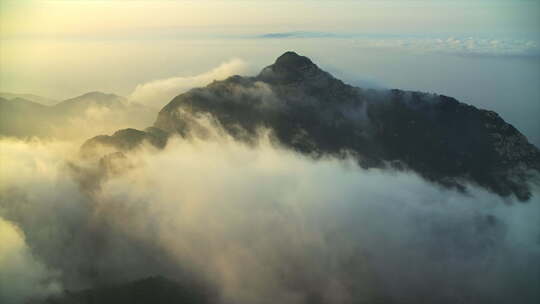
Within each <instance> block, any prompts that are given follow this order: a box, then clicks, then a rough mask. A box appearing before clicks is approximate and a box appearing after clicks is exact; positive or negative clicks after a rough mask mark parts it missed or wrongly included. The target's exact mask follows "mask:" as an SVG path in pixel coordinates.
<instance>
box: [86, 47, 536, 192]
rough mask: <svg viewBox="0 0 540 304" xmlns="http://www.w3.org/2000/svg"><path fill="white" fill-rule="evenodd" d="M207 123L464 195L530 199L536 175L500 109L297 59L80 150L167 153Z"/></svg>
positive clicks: (182, 101)
mask: <svg viewBox="0 0 540 304" xmlns="http://www.w3.org/2000/svg"><path fill="white" fill-rule="evenodd" d="M201 117H207V118H210V120H211V121H212V122H213V123H214V124H215V125H216V126H218V127H220V128H222V129H223V130H224V131H225V132H226V133H228V134H229V135H230V136H232V137H233V138H234V139H236V140H238V141H241V142H246V143H250V144H256V143H257V141H258V139H259V137H260V131H261V130H268V131H270V134H271V137H272V139H273V140H274V141H275V143H276V144H278V145H280V146H282V147H286V148H288V149H291V150H294V151H296V152H298V153H301V154H304V155H308V156H310V157H313V158H320V157H337V158H345V157H352V158H354V159H356V160H357V162H358V164H359V166H361V167H363V168H383V169H392V170H409V171H413V172H415V173H417V174H419V175H420V176H422V177H423V178H424V179H426V180H429V181H431V182H433V183H436V184H438V185H441V186H443V187H446V188H452V189H456V190H458V191H466V190H467V185H469V184H473V185H477V186H481V187H483V188H485V189H487V190H489V191H492V192H494V193H496V194H498V195H500V196H503V197H511V196H515V197H516V198H518V199H519V200H521V201H527V200H528V199H529V198H530V197H531V196H532V192H531V183H534V182H537V181H538V174H539V172H540V151H539V150H538V148H536V147H535V146H534V145H532V144H530V143H529V142H528V141H527V139H526V138H525V136H523V135H522V134H521V133H520V132H519V131H518V130H517V129H516V128H514V127H513V126H512V125H510V124H508V123H506V122H505V121H504V120H503V119H502V118H501V117H500V116H499V115H498V114H497V113H495V112H492V111H488V110H483V109H478V108H476V107H474V106H471V105H467V104H464V103H461V102H459V101H457V100H456V99H454V98H452V97H448V96H444V95H437V94H429V93H422V92H414V91H403V90H378V89H377V90H376V89H369V88H359V87H353V86H350V85H347V84H345V83H343V82H342V81H341V80H339V79H336V78H334V77H333V76H332V75H331V74H329V73H327V72H325V71H323V70H321V69H320V68H319V67H318V66H317V65H316V64H314V63H313V62H312V61H311V60H310V59H309V58H307V57H304V56H300V55H298V54H296V53H294V52H286V53H285V54H283V55H282V56H280V57H279V58H278V59H277V60H276V61H275V63H274V64H272V65H270V66H268V67H266V68H264V69H263V70H262V71H261V72H260V73H259V74H258V75H257V76H254V77H241V76H233V77H230V78H228V79H226V80H223V81H214V82H213V83H211V84H209V85H208V86H206V87H204V88H195V89H192V90H190V91H188V92H186V93H184V94H181V95H178V96H177V97H175V98H174V99H173V100H172V101H171V102H170V103H169V104H167V105H166V106H165V107H164V108H163V109H162V110H161V111H160V112H159V114H158V117H157V120H156V122H155V124H154V126H153V127H151V128H150V129H148V130H147V131H138V132H135V130H130V131H129V132H120V133H115V135H113V136H98V137H95V138H93V139H90V140H89V141H88V142H87V143H85V145H84V146H83V147H84V149H86V150H88V149H90V147H94V146H96V145H106V146H109V147H113V148H115V149H117V150H120V151H126V150H129V149H132V148H134V147H136V146H137V144H138V143H140V142H143V141H145V140H148V141H149V142H150V143H153V144H154V145H158V146H159V147H163V146H164V145H165V142H166V138H167V137H168V136H170V135H173V134H177V135H180V136H182V137H190V136H198V135H200V134H201V133H200V130H201V129H204V126H203V125H201V124H200V118H201ZM130 134H134V136H135V137H133V138H129V139H128V138H126V136H127V137H129V135H130ZM126 142H128V143H129V144H126ZM156 143H157V144H156Z"/></svg>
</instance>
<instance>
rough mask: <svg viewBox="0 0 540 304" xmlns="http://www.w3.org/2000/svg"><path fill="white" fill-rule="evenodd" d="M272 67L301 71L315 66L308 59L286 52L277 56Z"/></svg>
mask: <svg viewBox="0 0 540 304" xmlns="http://www.w3.org/2000/svg"><path fill="white" fill-rule="evenodd" d="M274 66H279V67H285V68H289V69H303V68H307V67H312V66H315V64H314V63H313V62H312V61H311V59H309V58H308V57H305V56H301V55H298V54H297V53H295V52H292V51H288V52H285V53H283V55H281V56H279V57H278V58H277V59H276V62H275V63H274Z"/></svg>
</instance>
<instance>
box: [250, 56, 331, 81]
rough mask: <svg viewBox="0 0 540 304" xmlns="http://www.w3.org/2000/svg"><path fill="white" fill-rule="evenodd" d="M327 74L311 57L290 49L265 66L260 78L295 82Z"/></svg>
mask: <svg viewBox="0 0 540 304" xmlns="http://www.w3.org/2000/svg"><path fill="white" fill-rule="evenodd" d="M323 74H326V73H325V72H324V71H322V70H321V69H319V67H318V66H317V65H316V64H314V63H313V62H312V61H311V59H309V58H308V57H305V56H301V55H298V54H297V53H295V52H292V51H288V52H285V53H283V55H281V56H279V57H278V58H277V59H276V61H275V62H274V64H272V65H270V66H267V67H266V68H264V69H263V70H262V71H261V73H260V74H259V76H258V78H259V79H260V80H263V81H267V82H271V83H276V82H279V83H294V82H299V81H303V80H305V79H308V78H313V77H317V76H321V75H323Z"/></svg>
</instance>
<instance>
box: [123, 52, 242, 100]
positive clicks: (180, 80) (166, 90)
mask: <svg viewBox="0 0 540 304" xmlns="http://www.w3.org/2000/svg"><path fill="white" fill-rule="evenodd" d="M246 71H247V64H246V62H244V61H242V60H240V59H232V60H229V61H227V62H224V63H222V64H220V65H219V66H218V67H216V68H214V69H212V70H210V71H208V72H204V73H202V74H198V75H193V76H177V77H171V78H166V79H158V80H153V81H150V82H147V83H143V84H139V85H137V87H136V88H135V90H134V91H133V93H131V95H130V96H129V99H130V100H131V101H134V102H137V103H141V104H144V105H147V106H151V107H155V108H160V107H162V106H164V105H165V104H167V103H168V102H169V101H171V99H172V98H174V97H175V96H177V95H179V94H181V93H184V92H186V91H187V90H189V89H191V88H194V87H200V86H205V85H207V84H209V83H210V82H212V81H214V80H222V79H225V78H227V77H229V76H232V75H235V74H243V73H245V72H246Z"/></svg>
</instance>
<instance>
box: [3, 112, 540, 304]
mask: <svg viewBox="0 0 540 304" xmlns="http://www.w3.org/2000/svg"><path fill="white" fill-rule="evenodd" d="M200 123H201V124H205V121H204V119H203V120H201V122H200ZM206 128H207V129H208V130H210V133H207V134H206V136H205V139H200V138H197V137H195V138H192V139H189V140H187V139H181V138H173V139H171V140H170V141H169V143H168V145H167V147H166V148H165V149H164V150H161V151H156V150H155V149H154V148H151V147H142V148H141V149H139V150H137V151H133V152H130V153H128V154H125V155H117V156H115V157H109V158H107V159H102V160H101V161H99V160H97V161H96V162H94V161H93V160H88V159H87V160H80V159H78V158H77V157H75V153H74V152H73V150H72V149H74V148H75V146H72V145H70V144H69V143H59V142H38V141H34V142H22V141H16V140H3V141H2V142H1V145H2V150H1V153H2V155H1V157H2V163H3V164H2V167H1V172H0V173H1V175H0V177H1V179H2V185H1V188H0V193H1V196H0V216H1V217H2V218H3V219H4V221H5V220H7V221H10V222H11V223H14V224H15V225H18V227H20V229H21V231H22V232H21V233H20V234H19V235H22V233H24V235H25V236H26V243H27V244H28V250H29V251H30V252H31V253H32V255H33V256H34V257H35V259H36V260H39V261H42V263H43V267H46V268H47V269H53V270H54V271H55V274H57V275H58V276H57V277H58V278H59V282H61V283H62V286H63V288H66V289H70V290H77V289H82V288H88V287H93V286H99V285H102V284H110V283H118V282H125V281H128V280H133V279H138V278H142V277H146V276H150V275H156V274H160V275H165V276H168V277H171V278H174V279H176V280H184V281H185V280H192V281H197V282H205V284H206V286H208V289H209V290H214V292H215V293H216V294H217V295H218V297H217V298H218V299H219V300H218V302H219V303H276V302H279V303H353V302H354V303H356V302H358V301H365V302H368V303H371V302H373V301H382V302H384V303H389V302H396V303H418V302H419V301H427V302H430V303H459V302H463V301H466V302H473V303H508V302H519V303H534V302H535V301H536V300H538V299H540V294H539V291H538V290H537V289H536V288H535V286H537V285H538V283H539V282H538V273H537V269H538V267H540V264H538V261H540V244H539V242H538V237H539V236H540V224H539V223H540V218H539V215H540V212H539V210H540V205H539V204H540V201H539V200H538V191H536V192H535V194H536V196H534V198H533V199H532V201H531V202H529V203H527V204H514V205H508V204H506V203H504V202H503V200H502V199H501V198H499V197H498V196H496V195H494V194H490V193H488V192H486V191H483V190H480V189H477V188H474V187H473V188H471V191H470V193H469V194H468V195H464V194H460V193H456V192H454V191H448V190H444V189H442V188H439V187H435V186H433V185H432V184H429V183H426V182H425V181H424V180H422V179H421V178H419V177H418V176H416V175H414V174H405V173H395V172H388V171H381V170H367V171H366V170H361V169H359V168H358V167H357V166H356V165H355V162H354V161H352V160H347V159H345V160H337V159H333V158H324V159H321V160H318V161H314V160H312V159H310V158H307V157H303V156H301V155H299V154H296V153H294V152H291V151H287V150H283V149H281V148H279V147H275V146H274V145H273V144H272V143H271V141H270V140H269V139H268V136H267V135H265V134H261V136H260V139H259V141H258V143H257V145H255V146H248V145H245V144H241V143H238V142H236V141H234V140H233V139H232V138H230V137H228V136H226V135H225V132H223V131H222V130H219V129H215V128H214V129H212V128H210V127H209V125H208V124H207V125H206ZM6 160H7V161H6ZM8 161H9V163H8ZM4 164H6V165H4ZM111 168H114V170H113V169H111ZM104 170H105V171H106V172H105V174H103V173H104V172H103V171H104ZM10 227H11V226H10ZM12 230H13V229H12ZM9 259H13V257H12V258H9ZM8 264H9V262H8ZM6 265H7V264H6V263H0V267H2V269H1V270H2V271H1V273H2V274H3V273H5V272H4V269H6V268H5V267H6ZM45 277H47V276H45ZM41 282H43V280H38V281H35V280H34V281H32V280H27V281H25V284H26V287H27V288H28V289H26V290H31V289H32V288H34V287H35V286H39V285H36V284H38V283H41ZM35 290H39V289H35ZM43 295H45V294H43ZM1 297H2V300H5V301H9V298H7V297H6V296H5V295H1Z"/></svg>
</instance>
